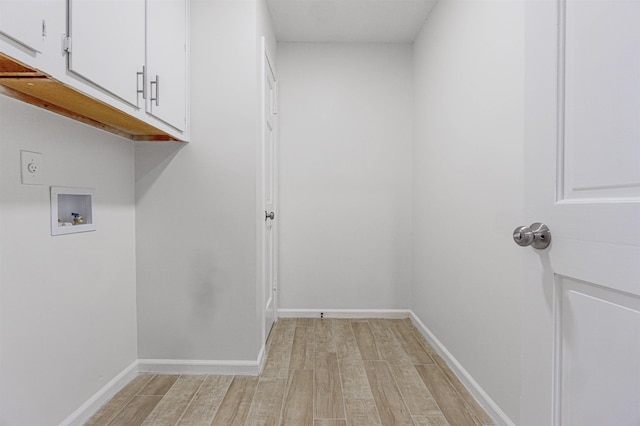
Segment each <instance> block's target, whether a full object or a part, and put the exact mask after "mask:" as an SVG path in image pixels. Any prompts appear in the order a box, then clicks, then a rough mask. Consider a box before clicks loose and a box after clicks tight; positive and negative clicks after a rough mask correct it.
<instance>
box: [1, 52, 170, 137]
mask: <svg viewBox="0 0 640 426" xmlns="http://www.w3.org/2000/svg"><path fill="white" fill-rule="evenodd" d="M0 93H1V94H4V95H7V96H10V97H12V98H15V99H18V100H20V101H23V102H27V103H29V104H32V105H35V106H37V107H40V108H45V109H48V110H50V111H52V112H55V113H57V114H60V115H64V116H65V117H69V118H71V119H74V120H77V121H81V122H83V123H85V124H89V125H91V126H94V127H97V128H99V129H102V130H105V131H108V132H111V133H114V134H116V135H119V136H123V137H126V138H128V139H132V140H142V141H179V139H177V138H175V137H173V136H171V135H169V134H167V133H166V132H164V131H162V130H160V129H157V128H155V127H153V126H151V125H150V124H148V123H145V122H144V121H141V120H139V119H137V118H135V117H132V116H130V115H128V114H126V113H125V112H123V111H120V110H119V109H117V108H114V107H112V106H111V105H108V104H106V103H105V102H102V101H100V100H98V99H95V98H92V97H90V96H87V95H85V94H83V93H81V92H79V91H77V90H76V89H74V88H72V87H69V86H67V85H65V84H63V83H61V82H60V81H58V80H56V79H54V78H52V77H50V76H48V75H46V74H44V73H42V72H40V71H38V70H35V69H32V68H30V67H28V66H25V65H24V64H21V63H19V62H18V61H15V60H14V59H12V58H10V57H8V56H5V55H3V54H1V53H0Z"/></svg>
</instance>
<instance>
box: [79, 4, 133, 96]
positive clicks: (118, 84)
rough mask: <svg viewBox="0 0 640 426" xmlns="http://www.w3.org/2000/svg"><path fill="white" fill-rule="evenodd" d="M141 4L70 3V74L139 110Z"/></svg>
mask: <svg viewBox="0 0 640 426" xmlns="http://www.w3.org/2000/svg"><path fill="white" fill-rule="evenodd" d="M144 19H145V1H144V0H69V35H70V37H71V53H70V54H69V70H70V71H72V72H73V73H75V74H77V75H79V76H81V77H82V78H84V79H86V80H89V81H90V82H92V83H93V84H95V85H97V86H99V87H100V88H102V89H103V90H105V91H107V92H109V93H111V94H113V95H115V96H117V97H119V98H120V99H122V100H124V101H126V102H128V103H130V104H132V105H135V106H141V104H142V102H143V100H142V98H141V97H140V96H138V93H137V88H138V76H137V74H136V73H138V72H142V70H143V65H144V55H145V34H144V22H145V21H144Z"/></svg>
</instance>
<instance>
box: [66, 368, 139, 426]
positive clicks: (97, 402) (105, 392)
mask: <svg viewBox="0 0 640 426" xmlns="http://www.w3.org/2000/svg"><path fill="white" fill-rule="evenodd" d="M137 374H138V360H135V361H134V362H132V363H131V364H130V365H129V366H128V367H126V368H125V369H124V370H122V371H121V372H120V373H118V375H116V376H115V377H114V378H113V379H111V381H109V383H107V384H106V385H104V386H103V387H102V389H100V390H99V391H98V392H96V393H95V394H94V395H93V396H92V397H91V398H89V399H88V400H87V401H86V402H85V403H84V404H82V405H81V406H80V407H79V408H78V409H77V410H76V411H74V412H73V413H71V415H70V416H69V417H67V418H66V419H64V420H63V421H62V422H61V423H60V426H76V425H78V426H80V425H83V424H84V423H85V422H86V421H87V420H89V418H90V417H91V416H93V415H94V414H95V413H96V412H97V411H98V410H99V409H100V407H102V405H104V404H105V403H106V402H107V401H109V400H110V399H111V398H113V397H114V396H115V394H117V393H118V392H119V391H120V390H121V389H122V388H124V387H125V386H126V385H127V384H128V383H129V382H130V381H131V380H133V379H134V378H135V377H136V375H137Z"/></svg>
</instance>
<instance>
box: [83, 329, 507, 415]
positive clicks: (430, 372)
mask: <svg viewBox="0 0 640 426" xmlns="http://www.w3.org/2000/svg"><path fill="white" fill-rule="evenodd" d="M267 354H268V355H267V359H266V363H265V366H264V371H263V372H262V375H261V376H260V377H251V376H211V375H209V376H205V375H199V376H198V375H183V376H177V375H162V374H157V375H154V374H141V375H139V376H137V377H136V378H135V379H134V380H133V381H132V382H131V383H129V384H128V385H127V386H126V387H125V388H124V389H123V390H121V391H120V392H119V393H118V394H117V395H116V396H114V397H113V398H112V399H111V400H110V401H109V402H107V404H105V405H104V406H103V407H102V408H101V409H100V411H98V413H96V415H95V416H93V417H92V418H91V419H90V420H89V421H88V422H87V423H86V424H87V425H126V426H134V425H153V426H157V425H171V426H173V425H189V426H192V425H224V426H228V425H295V426H304V425H311V426H347V425H348V426H356V425H364V426H370V425H418V426H423V425H451V426H455V425H493V424H494V422H493V420H492V419H491V418H490V417H489V416H488V415H487V414H486V413H485V412H484V411H483V410H482V408H480V406H479V405H478V404H477V403H476V401H475V400H474V399H473V397H472V396H471V395H470V394H469V393H468V392H467V390H466V389H465V388H464V386H463V385H462V383H460V381H459V380H458V379H457V378H456V377H455V376H454V374H453V373H452V372H451V370H450V369H449V368H448V367H447V366H446V364H445V363H444V361H443V360H442V359H441V358H440V357H439V356H438V355H437V354H436V352H435V351H434V350H433V348H431V346H429V344H428V343H427V342H426V341H425V340H424V338H423V337H422V336H421V335H420V333H419V332H418V330H417V329H416V328H415V327H414V326H413V324H412V323H411V321H410V320H390V319H368V320H361V319H357V320H356V319H351V320H349V319H322V320H321V319H302V318H298V319H281V320H280V321H278V323H277V324H276V325H275V326H274V328H273V331H272V332H271V335H270V337H269V342H268V344H267Z"/></svg>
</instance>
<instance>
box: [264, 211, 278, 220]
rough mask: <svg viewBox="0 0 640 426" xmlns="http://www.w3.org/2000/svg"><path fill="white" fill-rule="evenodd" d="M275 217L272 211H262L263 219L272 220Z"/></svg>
mask: <svg viewBox="0 0 640 426" xmlns="http://www.w3.org/2000/svg"><path fill="white" fill-rule="evenodd" d="M275 218H276V214H275V213H274V212H271V213H267V211H266V210H265V211H264V220H267V219H271V220H273V219H275Z"/></svg>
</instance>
